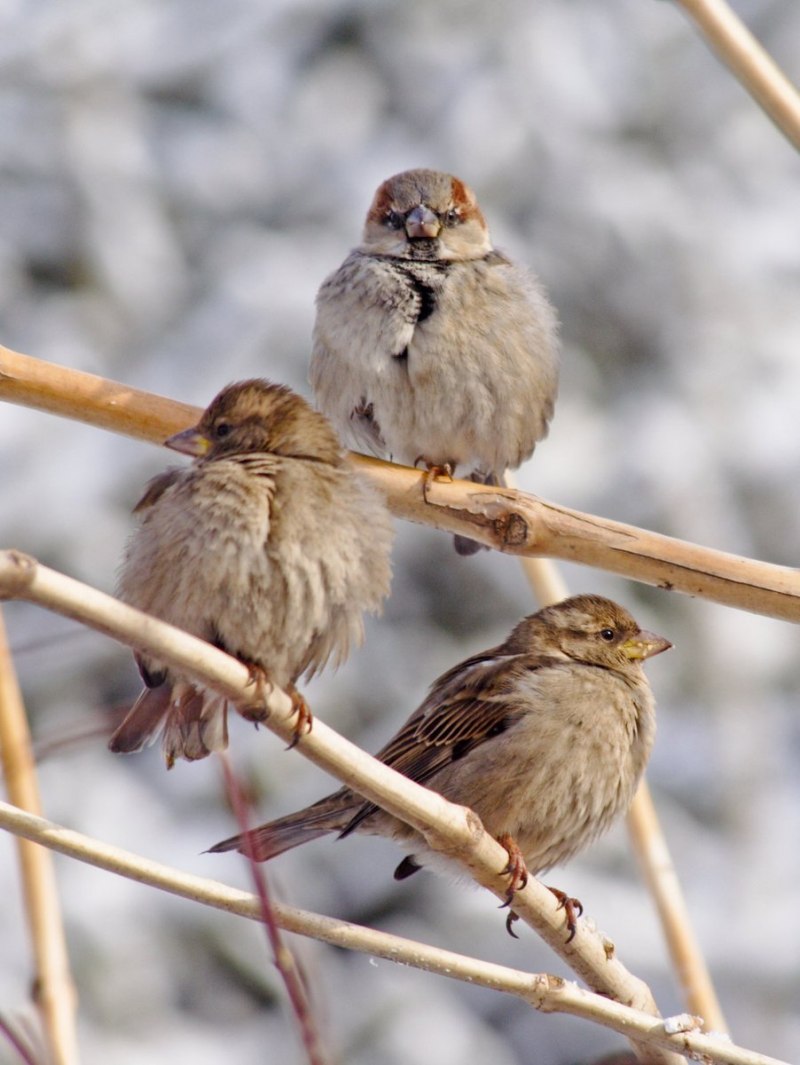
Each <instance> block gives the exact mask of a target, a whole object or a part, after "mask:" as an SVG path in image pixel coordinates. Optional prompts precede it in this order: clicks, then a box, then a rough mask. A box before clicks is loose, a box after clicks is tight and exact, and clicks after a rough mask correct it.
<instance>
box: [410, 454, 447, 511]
mask: <svg viewBox="0 0 800 1065" xmlns="http://www.w3.org/2000/svg"><path fill="white" fill-rule="evenodd" d="M420 462H424V463H425V465H426V466H427V467H428V468H427V469H426V471H425V479H424V481H423V482H422V498H423V499H424V500H425V502H426V503H427V502H428V492H429V491H430V487H431V485H432V484H433V482H434V481H452V480H453V466H452V463H450V462H443V463H430V462H427V461H426V460H425V459H424V458H423V457H422V455H419V456H418V457H417V459H416V460H415V462H414V465H415V466H418V465H419V464H420Z"/></svg>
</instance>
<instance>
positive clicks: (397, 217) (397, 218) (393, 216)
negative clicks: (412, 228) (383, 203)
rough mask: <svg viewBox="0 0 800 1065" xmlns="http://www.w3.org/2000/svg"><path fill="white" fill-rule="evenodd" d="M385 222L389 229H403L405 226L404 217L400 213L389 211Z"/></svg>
mask: <svg viewBox="0 0 800 1065" xmlns="http://www.w3.org/2000/svg"><path fill="white" fill-rule="evenodd" d="M384 221H385V222H386V225H387V226H388V227H389V229H402V228H403V226H404V225H405V223H404V221H403V216H402V215H401V214H400V213H399V212H398V211H388V212H387V214H386V218H385V219H384Z"/></svg>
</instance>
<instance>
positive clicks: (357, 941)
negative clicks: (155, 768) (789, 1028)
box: [0, 802, 787, 1065]
mask: <svg viewBox="0 0 800 1065" xmlns="http://www.w3.org/2000/svg"><path fill="white" fill-rule="evenodd" d="M0 827H2V828H5V829H7V830H8V831H10V832H14V833H16V834H17V835H20V836H24V837H25V838H26V839H29V840H33V841H35V842H36V843H39V844H41V845H42V846H44V847H51V848H52V849H53V850H56V851H58V852H59V853H60V854H65V855H67V856H69V857H70V858H76V859H78V860H79V861H82V862H87V863H88V864H90V865H94V866H96V867H97V868H98V869H104V870H106V872H110V873H116V874H117V875H118V876H124V877H127V878H129V879H131V880H135V881H137V882H138V883H140V884H147V885H149V886H151V887H155V888H158V889H160V890H162V891H168V892H170V893H171V894H173V895H177V896H179V897H180V898H184V899H190V900H191V901H193V902H199V903H202V904H203V905H206V906H212V907H214V908H215V909H218V910H224V911H226V912H227V913H232V914H237V915H239V916H241V917H247V918H249V919H250V920H255V921H259V920H261V907H260V904H259V900H258V898H257V897H256V896H254V895H251V894H249V893H248V892H246V891H239V890H237V889H235V888H230V887H227V886H226V885H224V884H220V883H218V882H217V881H214V880H207V879H206V878H204V877H199V876H194V875H192V874H191V873H182V872H179V871H178V870H176V869H172V868H170V867H169V866H165V865H161V864H159V863H158V862H154V861H152V860H150V859H148V858H142V857H140V856H139V855H134V854H131V853H130V852H129V851H125V850H123V849H121V848H120V847H114V846H111V845H110V844H105V843H99V842H98V841H97V840H93V839H90V838H89V837H88V836H84V835H81V833H79V832H73V831H72V830H70V829H66V828H63V827H62V826H60V825H56V824H53V822H51V821H45V820H44V819H42V818H40V817H36V816H34V815H33V814H29V813H26V812H25V811H23V810H18V809H17V808H16V807H14V806H11V805H9V804H8V803H4V802H0ZM274 906H275V914H276V917H277V920H278V922H279V924H280V926H281V927H282V928H283V929H285V930H286V931H287V932H295V933H297V934H298V935H304V936H310V937H312V938H314V939H318V940H321V941H322V942H325V943H330V944H332V945H334V946H338V947H343V948H346V949H348V950H355V951H359V952H361V953H364V954H368V955H370V956H372V957H378V958H385V959H386V960H387V961H392V962H396V963H398V964H401V965H409V966H412V967H414V968H416V969H423V970H425V971H426V972H432V973H437V974H439V975H441V976H448V977H450V978H451V979H454V980H461V981H464V982H466V983H469V984H472V985H478V986H479V987H486V988H491V989H492V990H495V991H504V992H506V993H508V994H513V995H516V996H517V997H519V998H521V999H523V1000H524V1001H525V1002H527V1003H529V1005H531V1006H534V1007H535V1008H536V1009H538V1010H541V1011H543V1012H545V1013H558V1012H560V1013H570V1014H572V1015H573V1016H576V1017H583V1018H585V1019H587V1020H592V1021H596V1022H597V1023H598V1024H602V1025H603V1026H604V1027H607V1028H610V1029H612V1030H613V1031H616V1032H620V1033H621V1034H622V1035H625V1036H627V1037H628V1038H634V1039H637V1040H638V1041H639V1042H640V1043H641V1044H647V1045H648V1046H651V1047H652V1048H653V1049H654V1051H655V1052H656V1055H657V1056H656V1057H653V1058H651V1059H649V1060H653V1061H656V1060H657V1061H665V1060H669V1061H672V1060H674V1053H679V1054H686V1055H689V1054H692V1055H696V1056H697V1057H702V1059H703V1060H706V1061H709V1062H720V1063H721V1065H787V1063H786V1062H782V1061H779V1060H778V1059H776V1058H770V1057H767V1056H766V1055H763V1054H758V1053H756V1052H754V1051H750V1050H745V1049H744V1048H742V1047H738V1046H735V1045H734V1044H733V1043H730V1042H728V1041H727V1040H725V1039H720V1038H718V1037H714V1036H709V1035H704V1034H702V1033H700V1032H698V1031H697V1030H696V1029H695V1028H694V1027H692V1024H693V1019H692V1018H687V1019H686V1021H685V1022H684V1018H667V1019H666V1020H662V1019H660V1018H656V1017H653V1016H652V1015H651V1014H649V1013H647V1012H645V1011H642V1010H640V1009H636V1008H634V1007H632V1006H626V1005H622V1004H621V1003H619V1002H613V1001H611V1000H610V999H608V998H606V997H605V996H603V995H598V994H593V993H592V992H590V991H585V990H583V989H581V988H579V987H578V986H577V985H576V984H573V983H571V982H569V981H565V980H562V979H561V978H560V977H557V976H550V975H548V974H546V973H526V972H522V971H521V970H518V969H510V968H507V967H505V966H502V965H496V964H494V963H493V962H486V961H481V960H479V959H476V958H469V957H466V956H464V955H463V954H455V953H453V952H451V951H447V950H441V949H439V948H438V947H431V946H428V945H427V944H425V943H417V942H415V941H413V940H408V939H403V938H401V937H400V936H395V935H392V934H391V933H388V932H378V931H375V930H374V929H371V928H364V927H363V926H360V925H355V924H351V923H349V922H347V921H340V920H337V919H335V918H333V917H324V916H322V915H320V914H315V913H308V912H307V911H304V910H299V909H296V908H294V907H292V906H285V905H283V904H282V903H275V904H274ZM684 1029H685V1030H684ZM670 1032H672V1033H674V1034H670ZM673 1052H674V1053H673Z"/></svg>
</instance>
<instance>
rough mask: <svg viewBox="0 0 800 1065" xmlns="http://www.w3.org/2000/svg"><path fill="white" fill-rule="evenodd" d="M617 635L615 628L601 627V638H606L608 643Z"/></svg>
mask: <svg viewBox="0 0 800 1065" xmlns="http://www.w3.org/2000/svg"><path fill="white" fill-rule="evenodd" d="M615 636H616V633H615V632H614V630H613V629H601V630H600V639H601V640H605V641H606V643H611V641H612V640H613V639H614V637H615Z"/></svg>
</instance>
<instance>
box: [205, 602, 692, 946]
mask: <svg viewBox="0 0 800 1065" xmlns="http://www.w3.org/2000/svg"><path fill="white" fill-rule="evenodd" d="M670 646H671V644H670V643H669V642H668V641H667V640H665V639H663V638H662V637H661V636H656V635H654V634H653V633H651V632H646V631H644V630H643V629H640V628H639V626H638V625H637V623H636V622H635V621H634V619H633V618H632V617H631V615H630V614H629V613H628V611H627V610H625V609H624V608H623V607H621V606H618V605H617V604H616V603H614V602H612V601H611V600H609V599H603V598H601V597H600V596H595V595H578V596H574V597H573V598H571V599H565V600H563V601H562V602H560V603H557V604H555V605H553V606H548V607H545V608H544V609H543V610H540V611H539V612H538V613H537V614H532V615H531V616H530V617H527V618H525V619H524V620H523V621H521V622H520V623H519V624H518V625H517V626H516V628H514V629H513V630H512V632H511V635H510V636H509V637H508V639H507V640H506V641H505V643H502V644H500V645H499V646H498V647H493V648H491V649H490V650H488V651H483V652H482V653H480V654H476V655H472V657H470V658H468V659H466V660H465V661H464V662H460V663H459V664H458V665H457V666H454V667H453V668H452V669H451V670H449V671H448V672H447V673H445V674H444V675H443V676H441V677H439V679H438V680H437V681H435V683H434V684H433V686H432V687H431V690H430V694H429V695H428V697H427V698H426V699H425V701H424V702H423V703H422V705H421V706H420V707H419V708H418V709H417V710H415V711H414V713H413V714H412V715H411V717H410V718H409V719H408V721H407V722H406V723H405V725H403V727H402V728H401V729H400V731H399V732H398V733H397V735H396V736H395V737H394V738H393V739H392V740H390V741H389V743H388V744H387V745H386V746H385V747H383V748H382V750H381V751H379V752H378V754H377V755H376V757H377V758H378V759H379V760H380V761H382V762H384V763H385V764H386V765H389V766H391V767H392V768H393V769H396V770H398V771H399V772H401V773H403V774H405V775H406V776H407V777H410V779H411V780H415V781H417V783H419V784H425V785H426V786H427V787H429V788H431V789H433V790H434V791H437V792H439V793H440V794H441V795H443V796H444V797H445V798H446V799H449V800H450V801H451V802H455V803H459V804H460V805H463V806H469V807H471V808H472V810H474V812H475V813H476V814H477V815H478V816H479V817H480V819H481V821H482V822H483V825H484V827H485V828H486V831H487V832H490V833H491V834H492V835H493V836H494V837H495V838H496V839H497V840H498V842H500V843H501V844H502V845H503V846H504V847H505V848H506V850H507V852H508V856H509V862H508V866H507V867H506V869H505V870H504V872H506V873H508V874H509V875H510V881H509V890H508V895H507V902H508V903H509V904H510V903H511V901H512V899H513V896H514V893H515V891H517V890H518V889H519V888H520V887H522V886H524V884H525V882H526V880H527V876H528V873H529V872H530V873H532V874H538V873H540V872H543V871H545V870H547V869H549V868H550V867H551V866H553V865H556V864H558V863H560V862H564V861H566V860H567V859H568V858H570V857H572V855H574V854H575V853H576V852H577V851H579V850H581V848H583V847H585V846H586V845H587V844H588V843H590V842H591V841H592V840H593V839H595V837H597V836H598V835H600V833H602V832H604V831H605V830H606V829H607V828H608V827H609V826H610V824H611V823H612V821H613V820H614V819H615V818H616V817H617V816H618V815H619V814H621V813H623V812H624V811H625V810H627V808H628V806H629V805H630V802H631V800H632V798H633V794H634V792H635V790H636V786H637V784H638V782H639V779H640V777H641V775H642V772H643V771H644V768H645V765H646V763H647V760H648V757H649V755H650V750H651V748H652V745H653V739H654V735H655V706H654V701H653V695H652V692H651V690H650V685H649V684H648V681H647V678H646V677H645V674H644V670H643V669H642V665H643V663H644V660H645V659H647V658H650V657H651V656H652V655H656V654H659V653H660V652H661V651H665V650H666V649H667V648H668V647H670ZM329 832H336V833H338V835H339V837H340V838H341V837H342V836H347V835H349V834H350V833H351V832H363V833H367V834H371V835H378V836H388V837H389V838H391V839H394V840H396V841H397V842H398V843H400V844H401V846H403V847H405V848H407V849H408V850H409V851H410V853H409V855H408V856H407V857H406V858H404V859H403V861H402V862H401V863H400V865H399V866H398V867H397V869H396V871H395V878H396V879H403V878H405V877H407V876H410V875H411V874H412V873H415V872H416V871H417V870H418V869H419V868H420V867H421V866H422V865H424V864H426V863H428V862H429V861H430V860H431V859H432V858H434V861H435V856H434V852H433V851H431V850H430V849H429V848H428V846H427V845H426V843H425V841H424V839H423V838H422V837H421V836H420V835H419V834H418V833H417V832H416V831H415V830H414V829H412V828H411V827H410V826H409V825H406V824H405V823H404V822H403V821H400V820H398V819H397V818H395V817H393V816H391V815H390V814H388V813H386V812H384V811H383V810H381V809H380V808H379V807H377V806H375V805H374V804H372V803H370V802H366V801H365V800H364V799H363V798H361V797H360V796H359V795H358V794H356V793H355V792H354V791H352V790H351V789H350V788H340V789H339V791H337V792H335V793H334V794H332V795H329V796H327V797H326V798H324V799H321V800H320V801H319V802H317V803H314V805H313V806H309V807H306V808H305V809H303V810H299V811H298V812H297V813H293V814H289V815H288V816H286V817H281V818H279V819H278V820H277V821H272V822H270V823H269V824H266V825H262V826H261V827H260V828H257V829H255V830H254V831H253V832H252V833H251V834H250V840H251V844H252V848H253V851H254V856H255V858H256V860H258V861H264V860H266V859H268V858H273V857H275V856H276V855H278V854H282V853H283V852H284V851H286V850H290V849H291V848H292V847H297V846H299V845H300V844H301V843H307V842H308V841H309V840H312V839H316V838H317V837H318V836H322V835H325V834H326V833H329ZM211 850H212V851H215V852H218V851H228V850H238V851H241V852H243V853H246V852H247V843H246V840H245V837H244V836H242V835H239V836H234V837H232V838H231V839H227V840H224V841H223V842H222V843H218V844H217V845H216V846H214V847H212V848H211ZM440 861H441V859H439V862H440ZM551 890H552V891H553V893H554V894H555V895H556V896H557V897H558V898H559V900H560V901H561V902H562V904H564V905H565V907H566V911H567V923H568V926H569V929H570V938H571V936H572V934H574V931H575V919H576V912H579V907H580V904H579V903H578V902H577V900H574V899H570V898H569V897H568V896H566V895H565V894H564V893H563V892H560V891H557V890H556V889H554V888H551ZM511 919H513V914H512V915H511V916H510V919H509V922H508V928H509V931H510V922H511Z"/></svg>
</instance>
